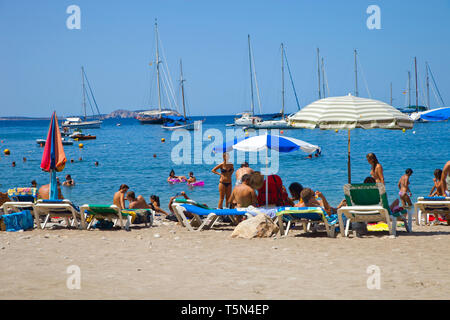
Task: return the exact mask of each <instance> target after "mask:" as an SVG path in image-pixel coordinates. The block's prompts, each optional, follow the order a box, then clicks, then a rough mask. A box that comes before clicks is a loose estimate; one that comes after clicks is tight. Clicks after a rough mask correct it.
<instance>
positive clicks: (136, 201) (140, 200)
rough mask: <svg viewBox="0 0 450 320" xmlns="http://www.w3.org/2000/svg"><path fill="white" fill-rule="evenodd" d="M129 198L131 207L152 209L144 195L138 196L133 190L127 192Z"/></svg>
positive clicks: (129, 206)
mask: <svg viewBox="0 0 450 320" xmlns="http://www.w3.org/2000/svg"><path fill="white" fill-rule="evenodd" d="M127 200H128V202H129V205H128V208H129V209H151V208H150V206H149V205H148V204H147V202H145V199H144V197H143V196H141V195H139V196H138V197H137V198H136V195H135V194H134V192H133V191H129V192H128V193H127Z"/></svg>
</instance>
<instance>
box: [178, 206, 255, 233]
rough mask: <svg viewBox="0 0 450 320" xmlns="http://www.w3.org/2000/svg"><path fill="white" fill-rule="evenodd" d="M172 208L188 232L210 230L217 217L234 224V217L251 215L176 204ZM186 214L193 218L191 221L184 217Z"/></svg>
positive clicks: (237, 211) (234, 210) (242, 212)
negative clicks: (226, 219) (229, 220)
mask: <svg viewBox="0 0 450 320" xmlns="http://www.w3.org/2000/svg"><path fill="white" fill-rule="evenodd" d="M173 208H174V211H175V212H176V214H178V215H179V219H180V220H181V223H182V225H183V226H185V227H186V228H187V229H188V230H189V231H201V230H203V229H205V230H206V229H210V228H212V227H213V226H214V224H215V223H216V221H217V219H218V218H219V217H229V218H230V219H231V221H233V222H234V223H236V222H237V220H236V217H243V216H245V217H247V218H251V217H252V215H251V214H249V213H248V212H246V211H245V210H244V209H211V208H207V209H206V208H201V207H198V206H195V205H192V204H176V205H175V206H173ZM186 212H189V213H190V214H192V216H193V218H192V219H191V221H189V219H188V218H187V217H186ZM202 218H204V219H202ZM177 219H178V217H177ZM196 226H198V227H196Z"/></svg>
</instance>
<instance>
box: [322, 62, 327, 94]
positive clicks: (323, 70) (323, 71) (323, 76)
mask: <svg viewBox="0 0 450 320" xmlns="http://www.w3.org/2000/svg"><path fill="white" fill-rule="evenodd" d="M322 87H323V90H322V95H323V97H324V98H326V95H325V69H324V64H323V57H322Z"/></svg>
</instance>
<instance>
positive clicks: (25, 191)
mask: <svg viewBox="0 0 450 320" xmlns="http://www.w3.org/2000/svg"><path fill="white" fill-rule="evenodd" d="M8 198H9V199H11V200H12V201H7V202H5V203H3V205H2V209H3V212H4V213H5V214H8V213H11V212H20V211H23V210H29V211H30V212H31V214H33V212H34V204H35V202H36V198H37V191H36V188H13V189H9V190H8Z"/></svg>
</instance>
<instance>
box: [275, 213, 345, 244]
mask: <svg viewBox="0 0 450 320" xmlns="http://www.w3.org/2000/svg"><path fill="white" fill-rule="evenodd" d="M277 216H278V226H279V228H280V234H281V235H282V236H287V234H288V233H289V230H290V228H291V224H292V222H294V221H298V222H301V223H302V224H303V230H304V231H305V232H307V231H308V229H309V226H308V225H310V224H311V223H323V224H324V225H325V229H326V231H327V235H328V236H329V237H330V238H334V237H335V235H336V224H337V222H338V219H337V215H331V216H328V215H327V213H326V212H325V211H324V210H323V209H322V208H319V207H302V208H300V207H284V208H280V209H279V211H278V212H277ZM284 222H286V228H285V227H284Z"/></svg>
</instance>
